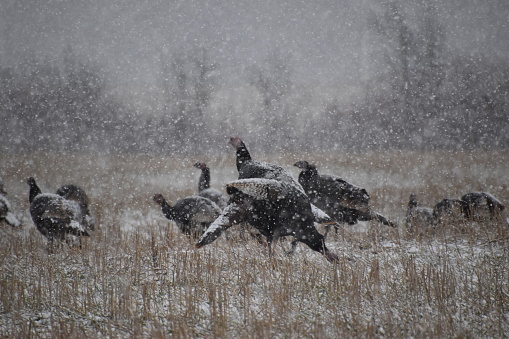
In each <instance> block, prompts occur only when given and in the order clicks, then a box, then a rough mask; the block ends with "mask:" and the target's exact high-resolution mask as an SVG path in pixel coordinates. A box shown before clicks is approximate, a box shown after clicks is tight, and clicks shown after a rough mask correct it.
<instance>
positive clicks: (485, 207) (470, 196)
mask: <svg viewBox="0 0 509 339" xmlns="http://www.w3.org/2000/svg"><path fill="white" fill-rule="evenodd" d="M461 200H462V201H463V202H464V204H465V205H464V206H465V207H464V211H465V212H464V213H465V217H466V218H469V219H479V218H480V219H482V218H486V217H488V218H490V219H493V218H496V217H497V216H499V215H500V213H501V212H502V211H503V210H504V209H505V206H504V205H503V204H502V202H500V200H498V199H497V198H495V197H494V196H493V195H492V194H490V193H487V192H472V193H467V194H465V195H464V196H462V197H461Z"/></svg>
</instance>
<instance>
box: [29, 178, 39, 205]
mask: <svg viewBox="0 0 509 339" xmlns="http://www.w3.org/2000/svg"><path fill="white" fill-rule="evenodd" d="M29 185H30V193H29V195H28V201H29V202H30V203H32V201H34V199H35V197H36V196H38V195H39V194H41V189H40V188H39V186H37V184H36V183H35V181H31V182H30V183H29Z"/></svg>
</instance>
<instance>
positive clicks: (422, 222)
mask: <svg viewBox="0 0 509 339" xmlns="http://www.w3.org/2000/svg"><path fill="white" fill-rule="evenodd" d="M434 225H435V218H434V217H433V209H432V208H430V207H421V206H417V199H416V197H415V194H410V199H409V201H408V209H407V214H406V227H407V228H408V229H409V230H413V229H414V228H418V229H426V228H429V227H431V226H434Z"/></svg>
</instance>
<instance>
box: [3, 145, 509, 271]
mask: <svg viewBox="0 0 509 339" xmlns="http://www.w3.org/2000/svg"><path fill="white" fill-rule="evenodd" d="M230 144H231V146H233V148H234V149H235V152H236V162H235V163H236V167H237V170H238V179H237V180H234V181H232V182H229V183H227V184H226V193H227V195H224V194H223V193H222V192H221V191H219V190H217V189H214V188H212V187H210V168H209V167H208V166H207V164H206V163H204V162H197V163H195V164H194V167H195V168H197V169H199V170H200V172H201V173H200V177H199V180H198V190H197V194H196V195H192V196H188V197H185V198H182V199H179V200H177V201H176V202H174V203H173V204H170V203H168V202H167V201H166V199H165V198H164V197H163V195H162V194H159V193H158V194H155V195H154V196H153V201H154V202H155V203H156V204H157V205H159V206H160V208H161V211H162V213H163V215H164V217H166V218H167V219H169V220H172V221H174V222H175V224H176V226H177V227H178V228H179V229H180V231H181V232H182V233H184V234H186V235H189V236H191V237H193V238H194V239H195V240H196V245H195V246H196V248H201V247H203V246H206V245H209V244H211V243H212V242H214V240H216V239H217V238H218V237H219V236H221V234H222V233H223V232H225V231H226V230H228V229H229V228H230V227H231V226H234V225H241V226H242V227H247V228H250V234H251V235H252V236H253V237H258V239H259V237H264V238H265V242H266V244H267V247H268V253H269V257H271V256H272V255H273V251H274V246H275V245H276V243H277V242H278V240H279V239H280V238H281V237H286V236H292V237H293V241H292V251H293V249H294V248H295V246H296V245H297V243H298V242H300V243H303V244H305V245H307V246H308V247H309V248H310V249H311V250H313V251H316V252H319V253H320V254H322V255H323V256H324V257H325V258H326V259H327V260H328V261H329V262H335V261H337V260H338V256H337V255H336V254H334V253H333V252H331V251H330V250H329V249H328V248H327V246H326V244H325V238H326V236H327V233H328V232H329V230H330V228H331V227H334V228H336V230H337V229H338V228H339V227H340V226H341V225H345V224H346V225H353V224H356V223H358V222H359V221H376V222H379V223H380V224H382V225H386V226H389V227H397V225H396V223H395V222H394V221H391V220H389V219H388V218H386V217H385V216H383V215H382V214H380V213H379V212H376V211H375V210H373V209H372V207H371V206H370V204H369V199H370V196H369V194H368V192H367V191H366V190H365V189H364V188H362V187H358V186H356V185H353V184H351V183H349V182H347V181H345V180H344V179H342V178H340V177H338V176H335V175H325V174H320V173H319V172H318V169H317V168H316V166H315V165H314V164H311V163H309V162H308V161H305V160H299V161H297V162H295V164H294V166H295V167H297V168H299V169H300V170H301V172H300V174H299V176H298V180H295V179H294V178H293V177H292V175H291V174H290V173H289V172H288V171H286V170H285V169H284V168H283V167H281V166H278V165H276V164H271V163H265V162H260V161H256V160H253V159H252V157H251V154H250V153H249V151H248V149H247V147H246V145H245V143H244V142H243V141H242V140H241V139H240V138H239V137H232V138H230ZM27 184H28V186H29V202H30V215H31V217H32V220H33V223H34V224H35V227H36V228H37V230H38V231H39V232H40V233H41V234H42V235H44V236H45V237H46V238H47V240H48V244H49V245H51V246H53V244H54V243H55V241H58V243H62V242H67V243H78V244H80V245H81V237H88V236H90V234H91V233H92V232H93V231H94V229H95V223H94V219H93V218H92V216H91V213H90V210H89V199H88V197H87V195H86V193H85V191H84V190H83V189H82V188H81V187H79V186H76V185H65V186H62V187H60V188H59V189H58V190H57V191H56V193H42V191H41V189H40V188H39V186H38V185H37V183H36V181H35V179H34V178H33V177H30V178H28V179H27ZM6 195H7V192H6V191H5V188H4V184H3V181H2V179H1V178H0V222H5V223H7V224H10V225H12V226H13V227H19V226H20V225H21V223H20V221H19V220H18V219H17V217H16V216H15V214H14V213H13V212H12V210H11V204H10V203H9V200H8V199H7V198H6ZM504 209H505V206H504V205H503V204H502V203H501V202H500V201H499V200H498V199H497V198H495V197H494V196H493V195H491V194H489V193H486V192H473V193H467V194H465V195H463V196H462V197H461V198H460V199H454V198H446V199H443V200H442V201H440V202H439V203H437V204H436V205H435V206H434V207H433V208H431V207H423V206H418V203H417V198H416V195H415V194H411V195H410V199H409V202H408V209H407V214H406V218H405V226H406V228H407V230H408V231H414V230H415V229H423V228H424V229H425V228H434V227H436V226H438V225H439V224H440V223H444V222H446V221H459V220H480V218H486V217H487V218H490V219H494V218H496V217H498V216H500V214H501V212H502V211H503V210H504ZM320 224H322V225H324V226H325V233H324V234H323V235H322V234H321V233H320V232H318V230H317V228H316V227H317V225H320Z"/></svg>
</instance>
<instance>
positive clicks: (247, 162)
mask: <svg viewBox="0 0 509 339" xmlns="http://www.w3.org/2000/svg"><path fill="white" fill-rule="evenodd" d="M230 144H231V145H232V146H233V147H234V148H235V150H236V154H237V157H236V165H237V170H238V171H239V179H251V178H264V179H275V180H279V181H282V182H285V183H287V184H289V185H291V186H293V187H295V188H296V189H297V190H299V191H301V192H303V193H304V189H303V188H302V186H301V185H300V184H299V183H298V182H297V181H295V179H294V178H293V177H292V176H291V175H290V173H288V172H287V171H286V170H285V169H284V168H283V167H281V166H278V165H275V164H270V163H266V162H260V161H255V160H253V159H252V158H251V154H250V153H249V151H248V150H247V147H246V145H245V144H244V142H243V141H242V140H241V139H240V138H239V137H232V138H230ZM311 209H312V211H313V215H314V217H315V221H316V222H318V223H329V224H330V223H334V220H333V219H331V218H330V217H329V216H328V215H327V213H326V212H324V211H322V210H321V209H320V208H318V207H316V206H315V205H313V203H312V204H311Z"/></svg>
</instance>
